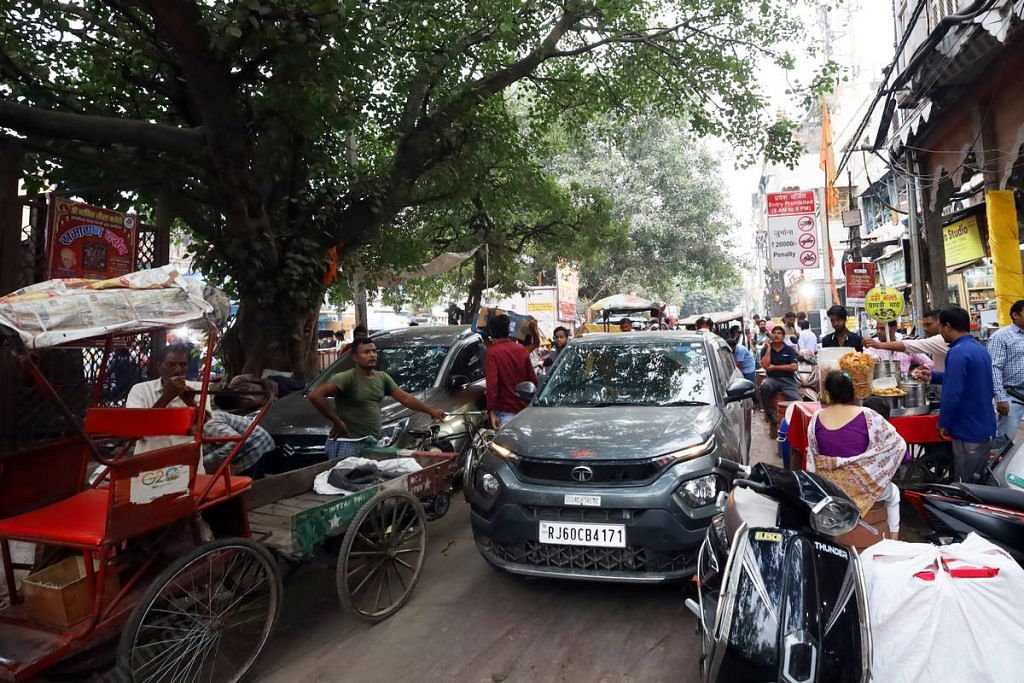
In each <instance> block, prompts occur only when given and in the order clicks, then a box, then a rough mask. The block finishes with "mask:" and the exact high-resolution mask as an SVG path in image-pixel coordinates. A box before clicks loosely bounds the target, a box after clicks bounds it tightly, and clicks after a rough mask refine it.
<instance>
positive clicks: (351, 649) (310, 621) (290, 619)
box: [254, 415, 775, 683]
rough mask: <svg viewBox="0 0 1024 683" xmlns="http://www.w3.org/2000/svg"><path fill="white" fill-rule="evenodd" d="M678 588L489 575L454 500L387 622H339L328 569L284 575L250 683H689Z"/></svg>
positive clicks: (762, 446)
mask: <svg viewBox="0 0 1024 683" xmlns="http://www.w3.org/2000/svg"><path fill="white" fill-rule="evenodd" d="M754 423H755V432H754V447H753V450H754V453H753V455H754V457H755V458H758V457H760V458H765V459H769V458H770V455H771V453H772V452H773V450H772V447H773V443H772V442H771V441H770V440H769V439H768V435H767V431H766V430H765V429H764V428H763V418H761V417H760V416H759V415H755V417H754ZM771 460H775V459H774V458H771ZM687 590H689V587H688V586H678V585H676V586H620V585H617V584H597V583H577V582H566V581H554V580H547V579H526V578H523V577H516V576H509V575H506V574H502V573H500V572H497V571H495V570H493V569H491V567H490V566H489V565H488V564H487V563H486V562H484V560H483V559H482V558H481V557H480V556H479V554H478V553H477V551H476V548H475V547H474V545H473V538H472V533H471V531H470V528H469V510H468V506H466V504H465V503H464V502H463V501H462V497H461V495H457V496H456V501H455V502H454V503H453V505H452V510H451V511H450V512H449V513H448V515H447V516H446V517H444V518H443V519H441V520H438V521H436V522H433V523H431V524H430V527H429V541H428V557H427V561H426V568H425V570H424V573H423V577H422V579H421V581H420V584H419V586H418V588H417V590H416V593H415V595H414V596H413V598H412V600H411V601H410V602H409V603H408V604H407V605H406V606H405V608H404V609H402V610H401V611H400V612H399V613H398V614H396V615H395V616H394V617H392V618H391V619H389V620H388V621H385V622H383V623H381V624H378V625H376V626H367V625H364V624H363V623H361V622H358V621H357V620H356V619H355V618H353V617H351V616H349V615H347V614H345V613H343V612H342V611H341V610H340V609H339V607H338V602H337V598H336V597H335V592H334V578H333V571H331V570H329V569H327V568H319V567H305V568H303V569H302V570H300V571H298V572H296V573H295V574H294V575H293V576H292V577H290V578H289V581H288V582H287V583H286V588H285V608H284V612H283V614H282V617H281V621H280V622H279V623H278V628H277V631H276V633H275V635H274V638H273V640H272V642H271V644H270V646H269V647H268V648H267V651H266V652H265V653H264V656H263V657H262V658H261V660H260V662H259V664H258V668H257V670H256V671H255V674H256V675H255V677H254V678H255V679H256V680H261V681H280V682H282V683H284V682H287V683H294V682H295V681H303V682H305V681H339V682H342V681H344V682H347V681H352V682H357V681H358V682H363V681H367V682H369V681H416V682H417V683H419V682H428V681H446V682H447V681H457V682H462V681H467V682H471V683H476V682H478V681H479V682H484V683H495V682H501V681H508V682H509V683H515V682H518V681H524V682H525V681H531V682H532V681H570V682H575V681H581V682H587V683H590V682H599V681H608V682H613V681H615V682H618V681H658V682H660V681H674V682H677V683H689V682H690V681H696V680H697V662H696V657H697V652H698V649H697V648H698V642H697V640H696V635H695V633H694V621H693V618H692V617H691V615H690V613H689V611H688V610H687V609H686V607H685V606H684V605H683V599H684V591H687Z"/></svg>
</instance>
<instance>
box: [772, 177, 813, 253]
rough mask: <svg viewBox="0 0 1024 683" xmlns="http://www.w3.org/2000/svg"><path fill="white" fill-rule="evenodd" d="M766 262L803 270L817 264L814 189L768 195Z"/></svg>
mask: <svg viewBox="0 0 1024 683" xmlns="http://www.w3.org/2000/svg"><path fill="white" fill-rule="evenodd" d="M767 200H768V263H769V267H771V268H772V270H806V269H809V268H817V267H818V266H819V263H820V258H819V252H820V244H819V242H820V235H819V231H818V206H817V202H816V201H815V197H814V192H812V191H809V190H808V191H798V192H773V193H771V194H769V195H768V197H767Z"/></svg>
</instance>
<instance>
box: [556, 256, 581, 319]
mask: <svg viewBox="0 0 1024 683" xmlns="http://www.w3.org/2000/svg"><path fill="white" fill-rule="evenodd" d="M555 278H556V280H557V281H558V319H559V320H561V321H563V322H575V321H576V304H577V302H578V301H579V294H580V264H579V263H574V262H572V261H566V260H563V259H558V266H557V268H556V269H555Z"/></svg>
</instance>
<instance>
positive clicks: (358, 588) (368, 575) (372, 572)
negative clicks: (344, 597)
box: [352, 562, 384, 595]
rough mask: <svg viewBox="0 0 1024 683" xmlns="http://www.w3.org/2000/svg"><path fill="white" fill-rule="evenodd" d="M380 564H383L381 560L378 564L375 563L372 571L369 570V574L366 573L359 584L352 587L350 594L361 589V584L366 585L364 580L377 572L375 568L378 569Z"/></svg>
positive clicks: (367, 579)
mask: <svg viewBox="0 0 1024 683" xmlns="http://www.w3.org/2000/svg"><path fill="white" fill-rule="evenodd" d="M382 566H384V563H383V562H381V563H380V564H378V565H377V566H376V567H374V568H373V570H372V571H371V572H370V573H369V574H367V575H366V576H365V577H363V580H362V581H361V582H360V583H359V585H358V586H356V587H355V588H354V589H353V590H352V595H355V594H356V593H358V592H359V591H361V590H362V589H363V586H364V585H366V582H367V581H369V580H370V577H372V576H373V575H374V574H376V573H377V570H378V569H380V568H381V567H382Z"/></svg>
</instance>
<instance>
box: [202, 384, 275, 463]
mask: <svg viewBox="0 0 1024 683" xmlns="http://www.w3.org/2000/svg"><path fill="white" fill-rule="evenodd" d="M214 402H215V403H216V406H217V408H218V410H215V411H214V412H213V413H212V414H211V415H210V416H209V417H208V418H207V420H206V424H204V425H203V434H204V435H205V436H208V437H214V438H217V437H220V438H223V437H232V436H241V435H242V434H244V433H245V430H247V429H248V428H249V425H251V424H252V420H250V419H249V418H246V417H242V416H241V415H234V414H232V413H229V412H226V411H227V410H229V409H231V408H232V406H233V405H235V404H236V403H237V402H238V401H237V395H232V394H228V395H221V396H216V397H215V398H214ZM234 447H235V442H234V441H229V442H227V443H222V444H216V443H211V444H206V445H204V446H203V465H204V466H205V467H206V471H207V472H216V471H217V468H218V467H220V465H221V463H223V462H224V459H225V458H227V457H228V456H229V455H230V454H231V451H232V450H233V449H234ZM275 448H277V444H276V443H274V437H272V436H270V434H269V432H267V430H265V429H264V428H263V427H260V426H257V427H256V428H255V429H254V430H252V434H250V435H249V438H248V439H246V440H245V441H244V442H243V443H242V448H241V450H239V452H238V455H236V456H235V459H234V460H233V461H232V462H231V473H232V474H239V475H241V476H243V477H251V478H253V479H259V478H260V477H262V476H263V462H262V458H263V456H264V455H266V454H267V453H269V452H270V451H272V450H274V449H275Z"/></svg>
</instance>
